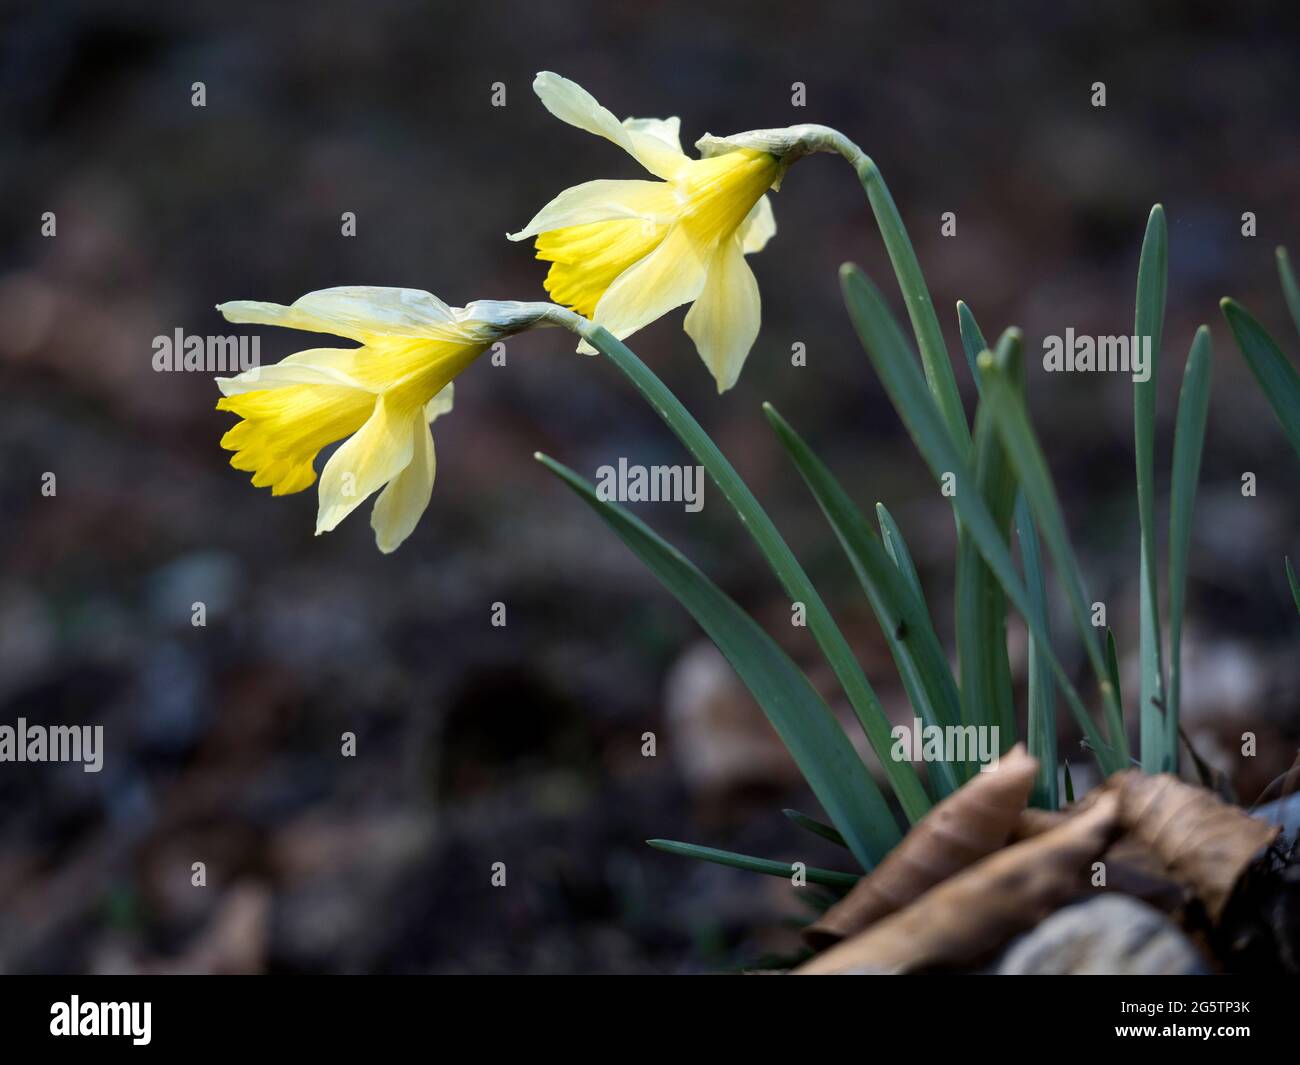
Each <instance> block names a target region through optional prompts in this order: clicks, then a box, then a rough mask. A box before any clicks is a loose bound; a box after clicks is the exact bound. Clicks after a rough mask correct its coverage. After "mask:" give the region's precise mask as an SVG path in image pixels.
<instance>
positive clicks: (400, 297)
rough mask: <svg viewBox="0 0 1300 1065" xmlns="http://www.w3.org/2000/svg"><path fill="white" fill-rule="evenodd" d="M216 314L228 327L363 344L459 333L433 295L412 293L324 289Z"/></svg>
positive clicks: (222, 307) (239, 303)
mask: <svg viewBox="0 0 1300 1065" xmlns="http://www.w3.org/2000/svg"><path fill="white" fill-rule="evenodd" d="M217 310H219V311H220V312H221V313H222V314H223V315H225V317H226V320H227V321H230V322H248V323H254V324H258V325H278V326H284V327H285V328H288V329H305V330H307V331H309V332H313V333H333V334H335V335H336V336H341V337H348V338H350V339H352V340H359V341H361V342H362V343H365V342H367V341H370V340H373V339H375V338H379V337H428V338H430V339H438V340H452V339H455V338H457V337H460V336H461V335H462V333H463V329H462V328H461V326H460V323H459V322H458V321H457V320H456V318H455V316H454V314H453V313H452V310H451V308H450V307H448V306H447V305H446V304H445V303H443V302H442V300H440V299H438V297H437V296H435V295H433V294H432V293H429V292H424V291H421V290H419V289H412V288H379V287H372V286H353V287H341V288H326V289H320V290H319V291H317V292H309V293H307V295H305V296H303V297H302V298H301V299H297V300H295V301H294V302H293V303H292V304H291V305H290V306H288V307H285V306H282V305H281V304H278V303H256V302H253V301H249V300H235V301H233V302H231V303H222V304H219V305H218V306H217Z"/></svg>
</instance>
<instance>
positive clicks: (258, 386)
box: [216, 348, 366, 396]
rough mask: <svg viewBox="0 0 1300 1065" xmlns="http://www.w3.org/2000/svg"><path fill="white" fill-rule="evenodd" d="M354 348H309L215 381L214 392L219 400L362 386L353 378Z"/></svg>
mask: <svg viewBox="0 0 1300 1065" xmlns="http://www.w3.org/2000/svg"><path fill="white" fill-rule="evenodd" d="M359 350H360V349H358V348H310V349H308V350H307V351H300V352H298V353H297V354H296V355H290V356H289V357H288V358H285V359H281V360H280V361H279V362H277V363H274V364H273V365H271V366H254V367H252V368H251V369H248V370H245V371H244V372H243V373H241V374H237V375H236V376H234V377H218V378H216V382H217V388H219V389H220V390H221V394H222V395H223V396H237V395H240V394H241V393H244V392H260V391H262V390H263V389H268V388H284V387H285V386H286V385H341V386H343V387H345V388H360V389H362V391H366V389H365V388H364V386H363V385H362V384H361V383H360V382H359V381H358V380H357V379H356V377H355V376H353V374H354V372H355V368H356V361H357V352H358V351H359Z"/></svg>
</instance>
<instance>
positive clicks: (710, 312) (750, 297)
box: [685, 238, 761, 392]
mask: <svg viewBox="0 0 1300 1065" xmlns="http://www.w3.org/2000/svg"><path fill="white" fill-rule="evenodd" d="M760 317H761V313H760V303H759V295H758V281H757V280H756V279H755V278H754V272H753V271H752V270H751V269H750V268H749V264H748V263H747V262H745V255H744V252H743V251H742V250H741V245H740V240H739V238H732V239H731V240H729V241H727V242H726V243H725V244H723V245H721V246H720V247H719V248H718V250H717V251H716V252H714V255H713V259H712V261H711V262H710V263H709V271H708V280H707V281H706V282H705V284H704V290H703V291H702V292H701V293H700V298H699V299H697V300H696V301H695V305H694V306H693V307H692V308H691V309H690V311H689V312H688V313H687V315H686V323H685V325H686V332H687V333H688V334H689V335H690V338H691V339H692V340H694V341H695V347H696V349H697V350H698V351H699V353H700V357H701V358H702V359H703V360H704V364H705V365H706V366H707V367H708V368H709V372H710V373H712V374H713V378H714V380H715V381H717V383H718V391H719V392H725V391H726V390H727V389H729V388H730V387H731V386H732V385H734V384H735V383H736V379H737V378H738V377H739V376H740V369H741V367H742V366H744V365H745V357H746V356H747V355H748V354H749V349H750V348H752V347H753V346H754V341H755V340H756V339H757V338H758V327H759V319H760Z"/></svg>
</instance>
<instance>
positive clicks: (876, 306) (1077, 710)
mask: <svg viewBox="0 0 1300 1065" xmlns="http://www.w3.org/2000/svg"><path fill="white" fill-rule="evenodd" d="M840 282H841V286H842V287H843V289H844V299H845V303H846V304H847V306H848V309H849V316H850V317H851V318H852V320H853V325H854V328H855V329H856V330H857V333H858V337H859V338H860V339H861V341H862V346H863V348H864V349H865V350H866V352H867V357H868V358H869V359H870V360H871V363H872V365H873V366H874V367H875V370H876V373H877V375H879V377H880V380H881V383H882V384H883V385H884V387H885V391H886V392H887V393H888V394H889V398H890V401H891V402H892V403H893V405H894V409H895V410H897V411H898V413H899V416H900V417H901V418H902V419H903V424H904V425H905V426H906V427H907V430H908V433H909V434H910V435H911V437H912V440H913V442H914V443H915V444H916V446H917V450H919V451H920V453H921V456H922V457H923V458H924V459H925V462H926V464H927V465H928V466H929V467H930V472H931V473H932V474H933V475H934V477H935V478H936V479H940V478H942V476H943V474H944V473H953V474H955V475H956V478H957V485H958V487H957V492H956V494H955V495H954V496H953V505H954V506H955V507H956V509H957V512H958V514H959V515H960V517H961V521H962V524H963V526H964V527H965V528H966V529H968V530H969V532H970V534H971V535H973V536H975V537H976V538H977V540H978V543H979V545H980V551H981V553H983V555H984V558H985V561H987V562H988V564H989V566H990V567H992V569H993V572H994V573H995V574H996V575H997V577H998V580H999V581H1001V582H1002V590H1003V591H1004V592H1006V594H1007V598H1008V599H1010V600H1011V602H1012V605H1014V606H1015V608H1016V610H1017V611H1018V612H1019V613H1020V615H1021V617H1023V618H1024V619H1025V623H1026V624H1027V625H1029V626H1030V628H1031V631H1032V630H1035V629H1037V631H1036V632H1035V635H1036V636H1038V637H1039V639H1040V642H1041V645H1042V646H1043V648H1044V649H1045V652H1046V653H1047V654H1048V656H1049V660H1050V662H1051V664H1052V671H1053V672H1054V673H1055V674H1056V678H1057V682H1058V683H1059V684H1060V687H1061V691H1062V693H1063V694H1064V695H1065V699H1066V703H1067V704H1068V705H1069V707H1070V712H1071V713H1072V714H1073V715H1074V718H1075V720H1076V721H1077V722H1078V724H1079V728H1080V729H1081V730H1082V731H1083V733H1084V735H1085V736H1086V737H1087V739H1088V741H1089V743H1090V744H1091V745H1092V748H1093V750H1094V752H1095V753H1096V755H1097V759H1098V761H1099V762H1100V763H1101V765H1102V768H1103V769H1104V770H1105V771H1106V772H1108V773H1109V772H1113V771H1114V770H1115V769H1118V768H1122V766H1123V763H1122V762H1120V761H1119V760H1118V759H1117V757H1116V755H1115V753H1114V752H1113V751H1111V749H1110V745H1109V744H1108V743H1106V742H1105V740H1104V739H1103V738H1102V735H1101V733H1100V732H1099V731H1098V729H1097V726H1096V724H1095V723H1094V722H1093V720H1092V718H1091V717H1090V716H1089V715H1088V711H1087V709H1086V708H1085V707H1084V705H1083V700H1082V699H1080V698H1079V693H1078V691H1076V690H1075V687H1074V684H1073V682H1072V681H1071V680H1070V677H1069V674H1067V673H1066V672H1065V668H1064V667H1063V666H1062V665H1061V662H1060V659H1058V658H1057V656H1056V655H1055V654H1054V653H1053V652H1052V651H1051V644H1050V642H1049V641H1048V640H1047V639H1046V633H1044V632H1043V631H1042V630H1041V629H1040V628H1038V622H1037V619H1036V618H1035V617H1034V616H1033V615H1032V614H1031V612H1030V609H1029V597H1028V594H1027V593H1026V592H1025V589H1024V585H1023V584H1022V582H1021V580H1020V575H1019V574H1018V573H1017V572H1016V567H1015V563H1014V562H1013V561H1012V559H1011V552H1010V550H1009V549H1008V548H1007V545H1006V543H1005V542H1003V540H1002V537H1001V536H999V535H998V531H997V523H996V522H994V520H993V518H992V516H991V515H990V514H989V512H988V508H987V507H986V506H985V505H984V501H983V499H981V498H980V494H979V493H978V492H973V491H964V490H963V489H962V486H963V485H966V486H969V485H973V484H974V483H975V479H974V475H973V473H972V472H971V471H970V469H969V465H968V464H967V462H966V460H965V459H964V458H962V456H961V455H959V454H958V453H957V449H956V447H955V445H953V443H952V440H951V438H950V437H949V435H948V433H947V431H946V429H945V428H944V426H943V422H942V419H941V418H940V417H939V412H938V410H937V408H936V407H935V405H934V401H933V399H932V397H931V396H930V394H929V392H928V390H927V389H926V386H925V382H924V380H922V378H921V374H920V371H919V370H918V369H917V367H916V364H915V361H914V359H913V358H912V357H911V355H910V353H909V352H908V350H907V341H906V340H905V339H904V338H903V334H902V332H901V331H900V330H899V328H898V323H897V322H895V321H894V318H893V315H892V314H890V312H889V309H888V307H886V306H885V302H884V299H883V298H882V297H881V295H880V291H879V290H878V289H877V288H876V287H875V285H873V284H872V283H871V281H870V280H868V278H867V276H866V275H865V274H864V273H863V272H862V271H861V270H860V269H859V268H858V267H856V266H853V265H852V264H847V263H846V264H845V265H844V266H843V267H841V268H840ZM1012 454H1014V450H1012ZM1022 479H1023V475H1022ZM1106 687H1107V688H1109V682H1106Z"/></svg>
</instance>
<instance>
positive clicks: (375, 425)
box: [316, 396, 423, 535]
mask: <svg viewBox="0 0 1300 1065" xmlns="http://www.w3.org/2000/svg"><path fill="white" fill-rule="evenodd" d="M422 411H423V406H422V405H421V406H420V407H418V408H415V409H412V408H411V407H409V406H397V405H395V404H393V403H392V401H391V399H390V398H389V397H387V396H381V397H380V398H379V401H378V402H377V403H375V409H374V413H373V414H371V415H370V418H369V420H368V421H367V422H366V424H365V425H363V426H362V427H361V428H360V429H359V430H358V431H357V432H356V433H354V434H353V435H352V437H351V438H350V439H349V440H348V441H347V442H346V443H344V444H342V445H341V446H340V447H339V449H338V450H337V451H335V452H334V454H333V455H331V456H330V460H329V461H328V462H327V463H325V469H324V470H322V471H321V477H320V502H319V507H318V509H317V511H316V532H317V534H318V535H319V534H320V533H323V532H329V531H330V530H331V529H333V528H335V527H336V526H337V525H338V523H339V522H341V521H342V520H343V519H344V518H346V517H347V516H348V515H349V514H351V513H352V511H354V510H355V509H356V508H357V507H358V506H360V505H361V504H362V503H363V502H364V501H365V500H366V499H368V498H369V497H370V496H372V495H373V494H374V493H375V492H377V491H379V489H381V488H382V487H383V486H384V485H385V484H387V483H388V482H389V481H391V480H392V479H393V478H394V477H396V476H397V475H398V474H399V473H401V472H402V470H404V469H406V467H407V466H409V465H410V463H411V458H412V455H413V447H412V441H413V433H412V430H411V423H412V421H414V420H415V415H416V413H417V412H422Z"/></svg>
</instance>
